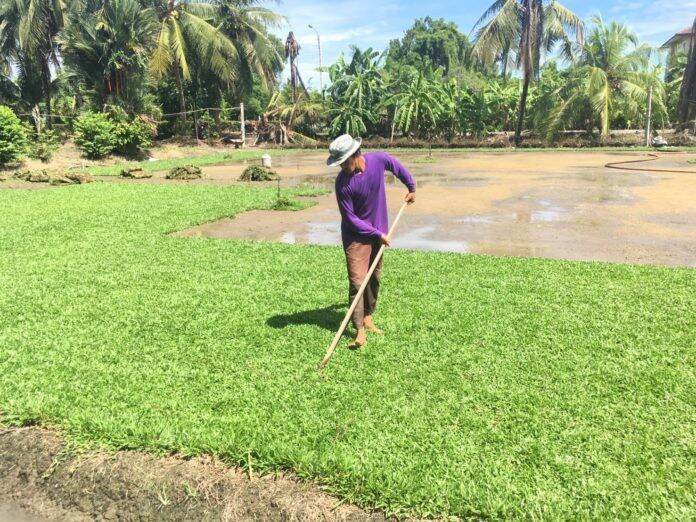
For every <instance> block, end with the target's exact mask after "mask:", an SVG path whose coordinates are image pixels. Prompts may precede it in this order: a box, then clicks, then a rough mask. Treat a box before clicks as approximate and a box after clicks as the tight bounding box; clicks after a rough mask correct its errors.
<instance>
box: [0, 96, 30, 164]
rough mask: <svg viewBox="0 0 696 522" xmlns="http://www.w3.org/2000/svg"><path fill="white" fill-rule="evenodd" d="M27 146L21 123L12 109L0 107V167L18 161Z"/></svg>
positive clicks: (24, 131) (25, 133) (25, 134)
mask: <svg viewBox="0 0 696 522" xmlns="http://www.w3.org/2000/svg"><path fill="white" fill-rule="evenodd" d="M28 145H29V142H28V141H27V131H26V129H25V128H24V126H23V125H22V122H21V121H20V120H19V118H18V117H17V116H16V115H15V113H14V112H12V109H10V108H9V107H6V106H4V105H0V167H1V166H5V165H7V164H9V163H16V162H18V161H20V160H21V159H22V155H24V153H25V152H26V151H27V148H28Z"/></svg>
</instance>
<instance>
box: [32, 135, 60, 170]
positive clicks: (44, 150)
mask: <svg viewBox="0 0 696 522" xmlns="http://www.w3.org/2000/svg"><path fill="white" fill-rule="evenodd" d="M56 150H58V135H57V134H56V133H55V132H54V131H52V130H50V129H45V130H44V131H43V132H42V133H41V134H38V135H36V136H35V137H34V142H33V143H32V145H31V149H30V150H29V156H30V157H31V158H34V159H38V160H41V161H42V162H43V163H48V162H49V161H51V158H52V157H53V153H54V152H55V151H56Z"/></svg>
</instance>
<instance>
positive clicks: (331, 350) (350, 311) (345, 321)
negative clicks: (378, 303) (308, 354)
mask: <svg viewBox="0 0 696 522" xmlns="http://www.w3.org/2000/svg"><path fill="white" fill-rule="evenodd" d="M407 205H408V203H406V202H404V204H403V205H401V208H400V209H399V213H398V214H397V215H396V219H394V223H393V224H392V226H391V228H390V229H389V233H388V234H387V238H388V239H391V236H392V234H393V233H394V230H396V225H398V223H399V220H400V219H401V214H403V213H404V210H406V206H407ZM385 248H386V246H385V245H382V246H381V247H380V249H379V252H377V255H376V256H375V260H374V261H373V262H372V265H371V266H370V269H369V270H368V271H367V275H366V276H365V279H364V280H363V282H362V284H361V285H360V288H358V293H357V294H355V298H354V299H353V302H352V303H351V304H350V308H348V312H346V316H345V317H344V318H343V322H342V323H341V326H340V327H339V329H338V332H336V335H335V336H334V338H333V341H331V346H329V349H328V350H326V354H325V355H324V358H323V359H322V360H321V362H320V363H319V364H318V365H317V371H319V370H321V369H323V368H324V367H325V366H326V365H327V364H329V360H330V359H331V356H332V355H333V353H334V351H335V350H336V346H338V341H340V340H341V336H342V335H343V332H344V330H345V329H346V326H348V321H349V320H350V316H351V315H353V311H354V310H355V307H356V306H357V305H358V300H359V299H362V296H363V293H364V292H365V288H366V287H367V283H369V281H370V278H371V277H372V273H373V272H374V271H375V268H377V263H379V260H380V259H381V258H382V254H384V249H385Z"/></svg>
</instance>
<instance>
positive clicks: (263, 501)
mask: <svg viewBox="0 0 696 522" xmlns="http://www.w3.org/2000/svg"><path fill="white" fill-rule="evenodd" d="M252 468H253V462H252ZM3 507H4V508H5V509H9V510H10V512H12V511H14V510H17V511H20V512H21V511H24V512H26V513H28V514H30V515H32V516H34V517H36V518H37V519H38V520H46V519H48V520H63V521H82V520H152V519H158V520H351V521H352V520H356V521H358V520H361V521H362V520H371V521H378V520H386V518H385V516H384V515H383V514H381V513H370V512H367V511H365V510H362V509H360V508H357V507H355V506H351V505H348V504H344V503H342V502H341V501H340V500H338V499H336V498H335V497H332V496H330V495H328V494H326V493H325V492H323V491H322V490H321V489H320V488H319V487H317V486H316V485H312V484H309V483H303V482H300V481H298V480H297V479H295V478H293V477H291V476H290V475H288V474H269V475H264V476H255V475H253V473H252V476H251V478H250V477H249V475H248V473H247V471H246V470H242V469H239V468H233V467H229V466H226V465H225V464H224V463H222V462H220V461H218V460H216V459H214V458H212V457H197V458H192V459H183V458H179V457H163V458H162V457H155V456H152V455H149V454H146V453H141V452H137V451H118V452H107V451H91V452H78V451H75V450H72V449H71V448H70V447H69V446H68V445H67V444H66V443H65V442H64V441H63V440H62V439H61V437H60V436H59V435H58V434H57V433H55V432H53V431H51V430H47V429H44V428H39V427H25V428H7V429H1V428H0V508H3Z"/></svg>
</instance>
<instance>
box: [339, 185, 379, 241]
mask: <svg viewBox="0 0 696 522" xmlns="http://www.w3.org/2000/svg"><path fill="white" fill-rule="evenodd" d="M336 199H337V200H338V209H339V210H340V212H341V217H342V218H343V219H344V220H345V221H346V222H348V223H349V224H350V226H351V228H353V230H355V232H356V233H357V234H358V235H359V236H364V237H366V238H370V239H379V238H381V237H382V232H380V231H379V230H377V229H376V228H375V227H373V226H372V225H370V224H369V223H368V222H367V221H363V220H362V219H360V218H359V217H358V216H356V215H355V212H354V211H353V199H352V198H351V196H350V193H349V192H348V190H346V189H345V188H344V189H342V190H340V191H338V192H336Z"/></svg>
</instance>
